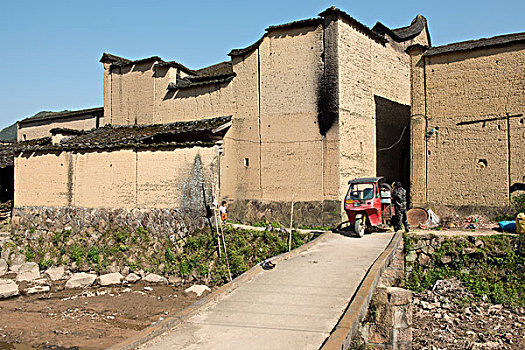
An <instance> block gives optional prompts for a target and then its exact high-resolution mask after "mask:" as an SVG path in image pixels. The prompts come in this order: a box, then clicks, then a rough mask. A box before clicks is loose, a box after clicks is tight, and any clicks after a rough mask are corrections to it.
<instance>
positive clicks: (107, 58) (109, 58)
mask: <svg viewBox="0 0 525 350" xmlns="http://www.w3.org/2000/svg"><path fill="white" fill-rule="evenodd" d="M99 62H102V63H122V62H131V60H128V59H127V58H124V57H119V56H116V55H112V54H110V53H107V52H104V53H103V54H102V57H101V58H100V61H99Z"/></svg>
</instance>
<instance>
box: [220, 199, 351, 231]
mask: <svg viewBox="0 0 525 350" xmlns="http://www.w3.org/2000/svg"><path fill="white" fill-rule="evenodd" d="M293 210H294V211H293V224H294V226H295V227H300V226H308V227H331V226H336V225H337V224H338V223H340V222H341V220H342V218H341V210H342V204H341V202H340V201H336V200H325V201H306V202H296V203H294V207H293ZM291 211H292V203H291V202H271V201H270V202H263V201H258V200H236V201H234V202H232V203H231V204H230V205H229V208H228V217H229V219H230V220H232V221H238V222H243V223H248V224H254V223H258V222H265V221H268V222H279V223H281V224H283V225H285V226H289V225H290V216H291Z"/></svg>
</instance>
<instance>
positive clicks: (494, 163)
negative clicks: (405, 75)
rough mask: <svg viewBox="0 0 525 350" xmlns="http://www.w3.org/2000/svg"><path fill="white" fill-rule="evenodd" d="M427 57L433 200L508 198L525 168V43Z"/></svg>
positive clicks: (483, 202)
mask: <svg viewBox="0 0 525 350" xmlns="http://www.w3.org/2000/svg"><path fill="white" fill-rule="evenodd" d="M424 59H425V77H426V85H425V91H426V95H425V103H426V123H427V130H426V132H427V133H428V134H427V137H426V162H427V174H426V178H427V179H426V185H427V187H426V191H427V196H428V198H427V200H428V202H430V203H439V204H444V205H474V206H493V205H500V206H504V205H507V204H509V190H508V189H509V186H510V185H512V183H514V182H518V181H520V182H521V181H523V176H525V170H524V169H525V167H524V161H523V159H524V157H523V154H525V142H524V141H525V127H524V125H523V116H521V115H522V114H523V112H524V103H523V101H525V99H524V97H525V96H524V84H525V83H524V82H525V80H524V78H525V71H524V70H523V65H522V63H523V61H524V59H525V45H523V44H517V45H511V46H506V47H500V48H483V49H478V50H468V51H458V52H451V53H445V54H440V55H432V56H427V57H425V58H424Z"/></svg>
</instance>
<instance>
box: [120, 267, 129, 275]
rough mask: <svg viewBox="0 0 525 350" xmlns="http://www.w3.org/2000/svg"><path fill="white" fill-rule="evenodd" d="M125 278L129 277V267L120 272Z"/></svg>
mask: <svg viewBox="0 0 525 350" xmlns="http://www.w3.org/2000/svg"><path fill="white" fill-rule="evenodd" d="M120 272H121V273H122V274H123V275H124V276H126V275H129V266H124V267H123V268H122V271H120Z"/></svg>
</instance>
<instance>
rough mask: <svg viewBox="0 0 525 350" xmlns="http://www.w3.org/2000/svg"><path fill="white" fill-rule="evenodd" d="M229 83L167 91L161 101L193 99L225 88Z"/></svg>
mask: <svg viewBox="0 0 525 350" xmlns="http://www.w3.org/2000/svg"><path fill="white" fill-rule="evenodd" d="M228 84H229V83H216V84H206V85H202V86H192V87H186V88H181V89H177V90H167V91H166V95H164V97H163V100H171V99H183V98H195V97H197V96H200V95H205V94H210V93H212V92H215V91H218V90H220V89H222V88H224V87H226V86H227V85H228Z"/></svg>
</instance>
